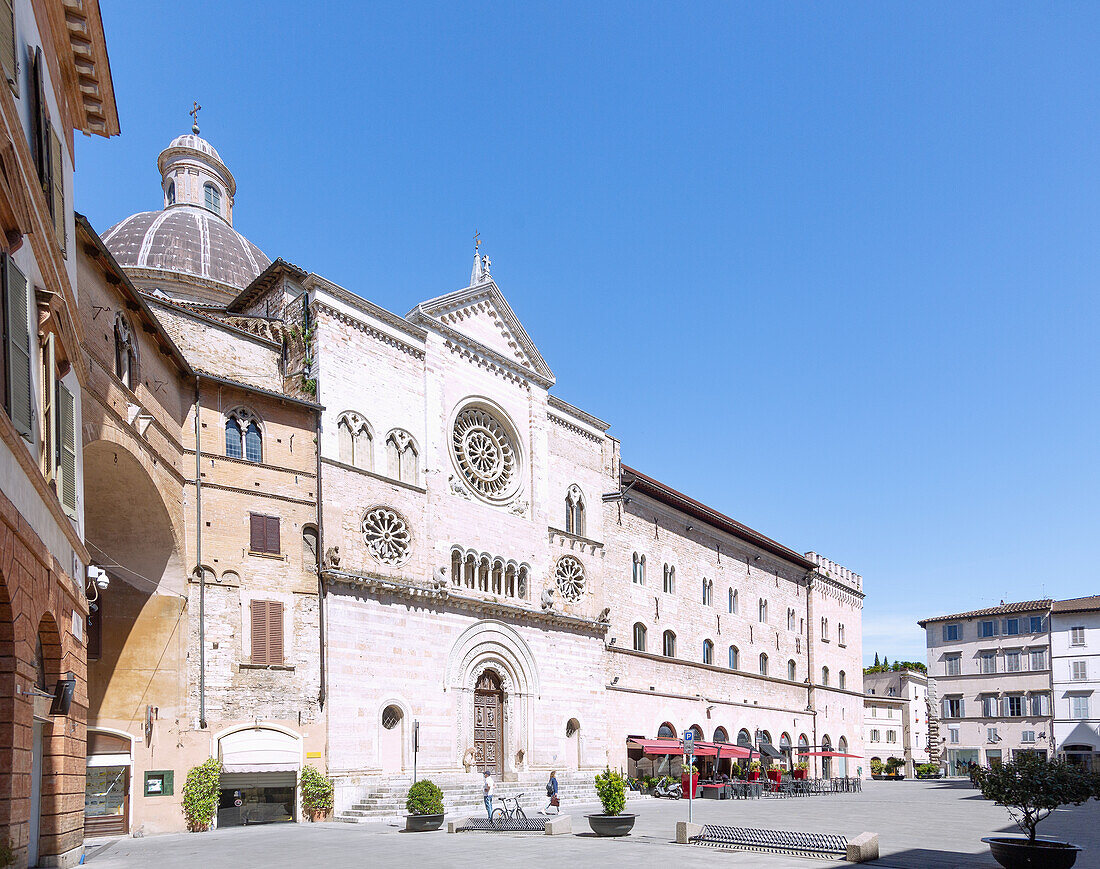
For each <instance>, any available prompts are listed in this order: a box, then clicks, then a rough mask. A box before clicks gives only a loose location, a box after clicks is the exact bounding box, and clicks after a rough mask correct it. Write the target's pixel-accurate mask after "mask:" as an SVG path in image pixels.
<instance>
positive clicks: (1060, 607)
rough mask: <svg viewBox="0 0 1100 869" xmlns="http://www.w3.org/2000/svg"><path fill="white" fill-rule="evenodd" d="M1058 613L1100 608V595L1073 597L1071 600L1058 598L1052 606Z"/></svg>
mask: <svg viewBox="0 0 1100 869" xmlns="http://www.w3.org/2000/svg"><path fill="white" fill-rule="evenodd" d="M1051 609H1052V610H1054V612H1056V613H1079V612H1084V611H1086V610H1100V595H1097V594H1094V595H1092V596H1091V597H1071V598H1070V599H1069V600H1056V601H1055V602H1054V605H1053V606H1052V607H1051Z"/></svg>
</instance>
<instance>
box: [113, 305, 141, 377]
mask: <svg viewBox="0 0 1100 869" xmlns="http://www.w3.org/2000/svg"><path fill="white" fill-rule="evenodd" d="M136 363H137V357H136V356H135V355H134V338H133V335H132V334H131V333H130V326H129V324H128V323H127V322H126V319H125V318H124V317H123V316H122V315H121V314H119V315H118V316H117V317H115V376H116V377H117V378H118V379H119V380H121V381H122V382H123V383H124V384H125V385H126V388H127V389H133V388H134V384H135V383H137V364H136Z"/></svg>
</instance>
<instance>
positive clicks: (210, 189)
mask: <svg viewBox="0 0 1100 869" xmlns="http://www.w3.org/2000/svg"><path fill="white" fill-rule="evenodd" d="M202 195H203V205H205V206H206V208H207V209H208V210H209V211H213V212H214V213H215V214H221V213H222V192H221V191H220V190H219V189H218V188H217V187H215V186H214V185H213V184H211V183H210V182H209V181H207V182H206V183H205V184H204V185H203V186H202Z"/></svg>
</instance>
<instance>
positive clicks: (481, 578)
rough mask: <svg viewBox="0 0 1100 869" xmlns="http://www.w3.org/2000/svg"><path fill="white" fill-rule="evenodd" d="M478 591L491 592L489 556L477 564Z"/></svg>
mask: <svg viewBox="0 0 1100 869" xmlns="http://www.w3.org/2000/svg"><path fill="white" fill-rule="evenodd" d="M477 590H478V591H488V590H489V556H488V555H483V556H481V559H480V560H479V561H478V563H477Z"/></svg>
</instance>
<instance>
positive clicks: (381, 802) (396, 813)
mask: <svg viewBox="0 0 1100 869" xmlns="http://www.w3.org/2000/svg"><path fill="white" fill-rule="evenodd" d="M595 774H596V770H593V771H591V772H588V771H584V772H559V773H558V797H559V799H560V800H561V803H562V810H563V811H567V810H568V807H569V806H571V805H577V804H585V805H592V804H594V803H598V802H599V798H598V797H597V796H596V784H595V782H594V781H593V778H594V776H595ZM547 776H548V773H541V772H540V773H524V774H522V775H521V776H520V778H519V780H518V781H503V782H502V781H499V780H497V782H496V788H495V797H496V798H497V800H499V798H500V797H516V796H519V795H520V794H522V795H523V797H522V798H521V800H520V807H521V808H522V809H523V810H524V812H526V813H527V814H528V815H529V816H533V815H535V814H536V813H537V812H538V811H539V809H542V808H545V806H546V780H547ZM422 778H430V779H431V780H432V781H433V782H435V783H436V784H437V785H438V786H439V789H440V790H441V791H443V808H444V812H445V813H446V815H447V817H452V816H458V815H466V814H469V815H473V816H476V815H477V814H478V813H480V814H481V815H484V814H485V802H484V796H483V791H482V788H483V786H484V785H483V782H484V778H483V777H482V775H481V773H469V774H463V773H451V774H446V775H428V776H422ZM411 784H412V776H394V777H390V778H387V779H385V780H384V781H383V780H379V781H378V782H376V783H374V784H370V785H367V786H366V787H364V788H363V791H364V793H363V795H362V796H361V797H360V798H359V799H357V800H356V801H355V802H354V803H352V805H351V808H348V809H343V810H341V809H340V807H339V806H337V810H336V814H335V816H334V819H335V820H337V821H342V822H344V823H348V824H365V823H378V822H384V821H393V820H398V819H401V818H404V816H405V797H406V796H407V795H408V792H409V786H410V785H411ZM498 804H499V802H498Z"/></svg>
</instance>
